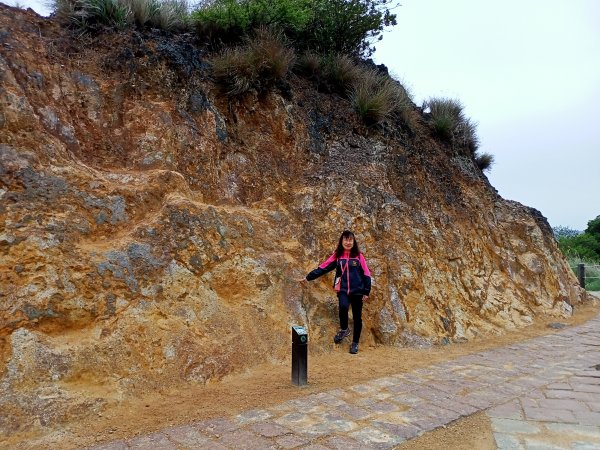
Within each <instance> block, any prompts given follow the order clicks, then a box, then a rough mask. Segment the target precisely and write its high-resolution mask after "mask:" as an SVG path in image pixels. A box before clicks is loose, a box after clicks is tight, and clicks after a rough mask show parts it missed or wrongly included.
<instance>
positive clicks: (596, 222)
mask: <svg viewBox="0 0 600 450" xmlns="http://www.w3.org/2000/svg"><path fill="white" fill-rule="evenodd" d="M556 228H566V227H556ZM571 231H574V230H571ZM554 233H555V235H556V229H555V231H554ZM556 238H557V240H558V246H559V247H560V249H561V250H562V252H563V253H564V254H565V255H567V256H569V255H577V256H579V257H580V258H584V259H588V260H592V261H600V216H598V217H596V218H595V219H593V220H590V221H589V222H588V226H587V228H586V229H585V231H584V232H583V233H579V234H575V235H572V233H571V234H570V235H563V236H558V235H557V237H556Z"/></svg>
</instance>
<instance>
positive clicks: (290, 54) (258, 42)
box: [213, 28, 295, 95]
mask: <svg viewBox="0 0 600 450" xmlns="http://www.w3.org/2000/svg"><path fill="white" fill-rule="evenodd" d="M294 60H295V54H294V50H293V49H292V48H290V47H288V46H286V45H285V43H284V38H283V36H282V34H281V33H278V32H276V31H273V30H271V29H267V28H261V29H259V30H257V32H256V33H255V35H254V37H252V38H249V39H247V40H246V43H245V45H243V46H241V47H236V48H229V49H226V50H225V51H223V52H222V53H221V54H219V55H218V56H217V57H215V58H214V59H213V72H214V74H215V77H216V78H217V80H218V81H220V82H221V83H223V84H224V85H226V86H227V93H228V94H229V95H239V94H243V93H245V92H247V91H249V90H250V89H257V90H263V89H265V88H266V87H268V86H271V85H272V84H274V83H275V82H276V81H278V80H283V79H284V78H285V77H286V76H287V74H288V72H289V71H290V68H291V67H292V65H293V63H294Z"/></svg>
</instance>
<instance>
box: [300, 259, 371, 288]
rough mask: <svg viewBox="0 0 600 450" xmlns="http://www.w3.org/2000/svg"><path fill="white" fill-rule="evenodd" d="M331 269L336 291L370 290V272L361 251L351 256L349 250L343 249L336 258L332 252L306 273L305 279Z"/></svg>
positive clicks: (314, 277) (318, 275)
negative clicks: (321, 262)
mask: <svg viewBox="0 0 600 450" xmlns="http://www.w3.org/2000/svg"><path fill="white" fill-rule="evenodd" d="M333 269H335V279H334V285H333V288H334V289H335V291H336V292H345V293H347V294H348V295H369V293H370V292H371V272H370V271H369V268H368V267H367V261H366V260H365V257H364V256H363V254H362V253H360V254H359V255H358V257H356V258H351V257H350V252H348V251H345V252H344V254H343V255H342V256H340V257H339V258H338V257H336V256H335V252H334V253H333V254H332V255H331V256H330V257H329V258H327V261H325V262H324V263H323V264H321V265H320V266H319V267H317V268H316V269H315V270H313V271H312V272H310V273H309V274H308V275H306V279H307V280H308V281H312V280H314V279H316V278H319V277H320V276H321V275H325V274H326V273H328V272H331V271H332V270H333ZM338 280H339V281H338ZM336 281H337V282H336Z"/></svg>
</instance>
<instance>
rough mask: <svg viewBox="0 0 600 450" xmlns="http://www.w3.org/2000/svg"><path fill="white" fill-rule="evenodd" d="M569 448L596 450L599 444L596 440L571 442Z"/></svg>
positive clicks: (574, 449)
mask: <svg viewBox="0 0 600 450" xmlns="http://www.w3.org/2000/svg"><path fill="white" fill-rule="evenodd" d="M571 448H572V449H573V450H598V448H600V445H599V444H598V442H580V441H577V442H571Z"/></svg>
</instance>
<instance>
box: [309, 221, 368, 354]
mask: <svg viewBox="0 0 600 450" xmlns="http://www.w3.org/2000/svg"><path fill="white" fill-rule="evenodd" d="M333 269H335V278H334V282H333V288H334V289H335V291H336V292H337V296H338V303H339V316H340V331H338V332H337V334H336V335H335V337H334V338H333V341H334V342H335V343H336V344H339V343H340V342H341V341H342V340H343V339H344V338H345V337H346V336H349V335H350V330H349V329H348V309H349V308H350V305H351V306H352V318H353V319H354V332H353V335H352V345H350V353H352V354H356V353H358V341H359V340H360V332H361V330H362V317H361V315H362V307H363V301H366V300H368V299H369V293H370V292H371V272H370V271H369V268H368V267H367V262H366V260H365V257H364V256H363V254H362V253H361V252H360V250H359V249H358V243H357V242H356V238H355V237H354V233H353V232H352V231H348V230H346V231H344V232H343V233H342V235H341V236H340V240H339V242H338V246H337V248H336V249H335V252H333V254H332V255H331V256H330V257H329V258H327V261H325V262H324V263H323V264H321V265H320V266H319V267H317V268H316V269H315V270H313V271H311V272H310V273H309V274H308V275H306V278H303V279H302V280H299V281H300V282H306V281H312V280H314V279H316V278H319V277H320V276H321V275H325V274H326V273H328V272H331V271H332V270H333Z"/></svg>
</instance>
